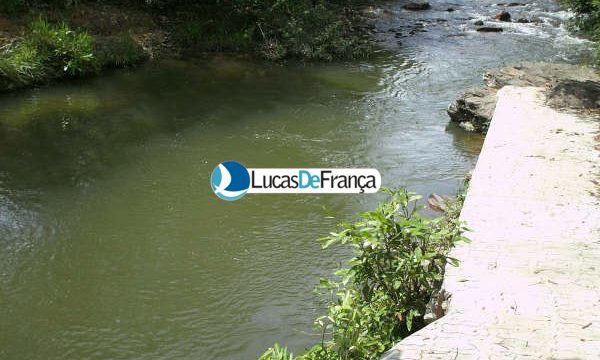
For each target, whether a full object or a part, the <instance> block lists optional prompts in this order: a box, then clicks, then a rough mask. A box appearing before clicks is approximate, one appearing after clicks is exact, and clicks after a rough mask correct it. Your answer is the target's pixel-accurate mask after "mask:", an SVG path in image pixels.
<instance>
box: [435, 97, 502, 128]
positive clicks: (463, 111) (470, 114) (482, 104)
mask: <svg viewBox="0 0 600 360" xmlns="http://www.w3.org/2000/svg"><path fill="white" fill-rule="evenodd" d="M497 91H498V90H497V89H493V88H480V89H471V90H468V91H466V92H465V93H464V94H462V95H461V96H460V97H459V98H458V99H457V100H456V101H455V102H453V103H452V104H450V106H448V110H447V111H446V112H447V113H448V115H449V116H450V120H452V121H453V122H456V123H459V124H461V123H470V125H469V128H471V129H472V130H474V131H477V132H485V131H486V130H487V127H488V126H489V123H490V121H491V119H492V115H493V114H494V109H495V108H496V92H497ZM465 125H466V124H465Z"/></svg>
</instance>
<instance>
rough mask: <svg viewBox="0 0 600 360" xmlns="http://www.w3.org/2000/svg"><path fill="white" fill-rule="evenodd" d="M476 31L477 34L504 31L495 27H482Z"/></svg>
mask: <svg viewBox="0 0 600 360" xmlns="http://www.w3.org/2000/svg"><path fill="white" fill-rule="evenodd" d="M477 31H479V32H503V31H504V30H503V29H502V28H497V27H493V26H484V27H480V28H477Z"/></svg>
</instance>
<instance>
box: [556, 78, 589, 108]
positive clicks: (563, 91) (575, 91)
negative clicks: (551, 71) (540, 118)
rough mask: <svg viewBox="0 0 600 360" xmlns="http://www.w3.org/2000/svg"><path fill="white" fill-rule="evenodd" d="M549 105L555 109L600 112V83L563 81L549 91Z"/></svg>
mask: <svg viewBox="0 0 600 360" xmlns="http://www.w3.org/2000/svg"><path fill="white" fill-rule="evenodd" d="M547 103H548V104H549V105H550V106H552V107H555V108H562V109H564V108H567V109H571V110H587V111H598V110H600V82H596V81H592V80H585V81H579V80H561V81H558V82H557V83H556V84H554V86H552V87H551V88H550V89H549V91H548V98H547Z"/></svg>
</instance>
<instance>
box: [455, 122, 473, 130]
mask: <svg viewBox="0 0 600 360" xmlns="http://www.w3.org/2000/svg"><path fill="white" fill-rule="evenodd" d="M458 126H460V127H461V128H462V129H463V130H465V131H468V132H475V130H476V129H475V125H473V123H472V122H470V121H464V122H461V123H459V124H458Z"/></svg>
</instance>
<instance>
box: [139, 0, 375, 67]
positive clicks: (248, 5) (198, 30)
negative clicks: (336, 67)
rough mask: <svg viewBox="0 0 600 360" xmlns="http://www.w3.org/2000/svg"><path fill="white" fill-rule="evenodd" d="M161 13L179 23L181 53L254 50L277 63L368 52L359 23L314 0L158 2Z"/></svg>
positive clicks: (342, 10) (176, 34)
mask: <svg viewBox="0 0 600 360" xmlns="http://www.w3.org/2000/svg"><path fill="white" fill-rule="evenodd" d="M150 5H151V6H152V7H154V8H155V9H157V11H160V12H163V13H164V12H173V13H174V14H176V16H177V17H178V18H179V21H178V23H176V24H175V26H174V29H173V31H172V33H173V37H174V39H175V40H176V41H177V42H178V43H179V44H180V45H181V46H182V47H184V48H187V47H190V46H193V47H195V48H197V49H200V50H206V51H215V50H216V51H239V50H246V49H249V50H254V51H255V52H257V53H258V54H260V55H262V56H264V57H266V58H269V59H272V60H278V59H282V58H302V59H305V60H332V59H341V58H344V59H348V58H357V57H365V56H367V55H368V54H369V53H370V47H369V45H368V43H367V42H366V41H365V39H364V37H363V35H364V34H362V33H359V32H358V31H357V29H356V28H355V27H354V26H353V25H354V24H353V23H354V22H355V21H357V18H355V17H354V15H353V13H352V12H350V11H346V10H347V9H346V8H345V7H344V6H343V5H340V4H334V3H332V2H330V1H316V0H314V1H313V0H236V1H228V2H223V1H217V0H211V1H202V2H191V1H189V0H188V1H186V0H179V1H178V0H157V1H152V2H151V3H150Z"/></svg>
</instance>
